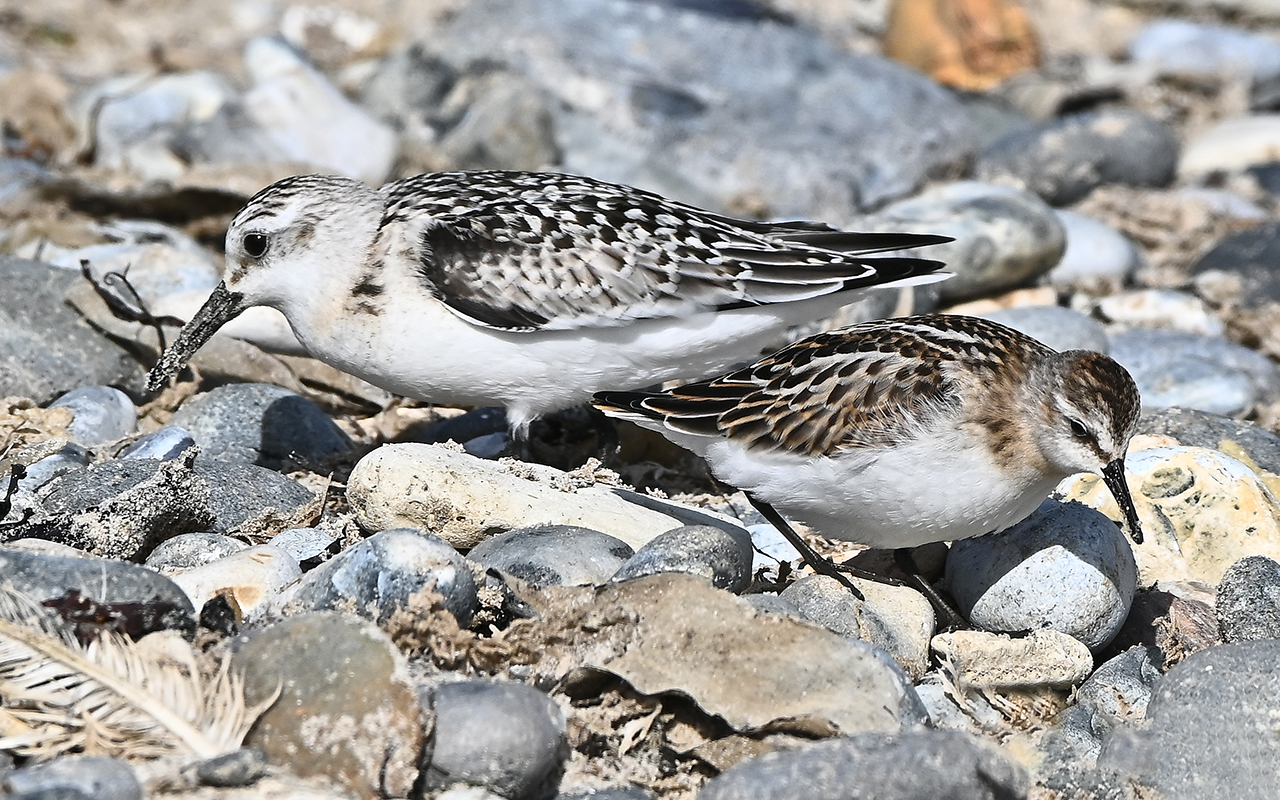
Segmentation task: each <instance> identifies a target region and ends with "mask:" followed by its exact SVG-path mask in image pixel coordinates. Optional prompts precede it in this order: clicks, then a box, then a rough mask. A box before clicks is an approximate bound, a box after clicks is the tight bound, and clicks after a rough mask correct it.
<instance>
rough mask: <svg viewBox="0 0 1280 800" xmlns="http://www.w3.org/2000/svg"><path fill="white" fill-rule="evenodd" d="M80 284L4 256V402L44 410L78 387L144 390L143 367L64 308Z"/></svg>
mask: <svg viewBox="0 0 1280 800" xmlns="http://www.w3.org/2000/svg"><path fill="white" fill-rule="evenodd" d="M81 280H82V279H81V278H80V276H78V275H73V274H70V273H68V272H64V271H62V270H56V269H50V268H49V267H48V265H45V264H40V263H37V262H34V261H25V260H22V259H17V258H13V257H10V256H0V285H2V286H4V289H5V290H4V291H3V292H0V363H3V364H5V365H6V366H5V369H3V370H0V397H7V396H15V395H16V396H20V397H29V398H31V399H32V400H34V401H35V402H36V403H39V404H43V403H48V402H49V401H51V400H53V399H54V398H55V397H58V396H60V395H62V394H65V393H66V392H68V391H70V390H72V389H75V388H77V387H80V386H87V385H102V386H107V385H109V386H119V387H123V388H125V389H129V390H131V391H132V390H136V389H140V388H141V387H142V378H143V372H144V370H143V368H142V365H141V364H139V363H138V362H137V360H135V359H134V358H133V356H131V355H130V354H129V353H128V352H127V351H125V350H124V348H122V347H120V346H119V345H117V344H115V343H113V342H111V341H110V340H108V339H106V338H104V337H103V336H102V335H101V334H99V333H98V331H96V330H95V329H94V328H92V327H91V326H90V325H89V323H87V322H85V321H84V319H83V318H81V316H80V315H79V314H77V313H76V312H75V311H74V310H73V309H72V308H70V307H69V306H67V305H66V303H64V302H63V298H64V297H65V296H66V293H67V292H68V290H69V289H70V288H71V287H72V285H74V284H76V283H78V282H79V281H81Z"/></svg>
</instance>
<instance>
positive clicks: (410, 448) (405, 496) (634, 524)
mask: <svg viewBox="0 0 1280 800" xmlns="http://www.w3.org/2000/svg"><path fill="white" fill-rule="evenodd" d="M347 500H348V501H349V502H350V503H351V507H352V508H353V509H354V510H355V512H356V520H357V521H358V522H359V523H360V525H361V526H362V527H364V528H365V529H367V530H373V531H384V530H389V529H391V528H422V529H425V530H428V531H431V532H432V533H434V534H436V535H438V536H440V537H442V538H443V539H445V540H446V541H448V542H449V543H450V544H452V545H453V546H454V547H457V548H458V549H460V550H466V549H469V548H472V547H475V546H476V545H477V544H479V543H480V542H482V541H484V540H485V539H487V538H489V537H490V536H493V535H495V534H498V533H502V532H504V531H509V530H511V529H513V528H520V527H525V526H529V525H542V524H557V525H581V526H582V527H584V528H592V529H594V530H598V531H601V532H603V533H607V534H609V535H611V536H616V537H618V538H619V539H621V540H622V541H624V542H626V543H627V544H629V545H631V546H632V547H634V548H639V547H641V546H642V545H644V544H645V543H646V542H648V541H649V540H650V539H652V538H653V537H655V536H657V535H658V534H660V533H662V532H664V531H669V530H671V529H672V528H676V527H679V526H681V525H714V526H716V527H720V528H726V529H731V528H732V529H741V528H742V526H741V525H740V524H739V523H738V522H737V521H736V520H731V519H729V518H727V517H723V516H721V515H719V514H715V513H713V512H710V511H706V510H704V509H696V508H690V507H687V506H681V505H678V504H676V503H671V502H669V501H666V500H659V499H657V498H654V497H648V496H646V495H642V494H638V493H636V492H632V491H627V490H625V489H619V488H617V487H614V486H609V485H603V484H594V483H593V481H592V480H591V479H590V478H587V477H585V476H579V474H578V473H566V472H561V471H560V470H557V469H552V468H551V467H544V466H540V465H535V464H524V463H520V462H512V463H504V462H493V461H485V460H483V459H479V458H476V457H474V456H470V455H467V454H466V453H464V452H462V451H460V450H455V449H452V448H449V447H445V446H437V445H428V444H395V445H386V446H384V447H380V448H378V449H377V450H374V451H373V452H372V453H370V454H369V455H367V456H365V457H364V458H362V459H361V460H360V463H358V464H356V467H355V469H354V470H352V471H351V477H350V478H349V479H348V481H347Z"/></svg>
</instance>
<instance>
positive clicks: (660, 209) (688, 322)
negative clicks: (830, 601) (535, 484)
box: [148, 171, 949, 433]
mask: <svg viewBox="0 0 1280 800" xmlns="http://www.w3.org/2000/svg"><path fill="white" fill-rule="evenodd" d="M945 241H949V239H948V238H947V237H944V236H930V235H922V234H906V233H849V232H845V231H838V230H834V229H832V228H829V227H827V226H825V225H820V224H815V223H809V222H777V223H765V222H749V221H745V220H737V219H731V218H729V217H725V216H721V215H719V214H713V213H711V212H708V211H703V210H700V209H697V208H694V207H692V206H688V205H683V204H681V203H676V202H673V201H670V200H666V199H664V198H662V197H659V196H658V195H655V194H652V193H649V192H644V191H641V190H639V189H633V188H630V187H626V186H620V185H616V184H611V183H604V182H601V181H597V180H592V179H589V178H583V177H577V176H572V175H562V174H550V173H530V172H497V171H477V172H444V173H435V174H429V175H420V176H417V177H413V178H407V179H405V180H401V181H396V182H394V183H390V184H388V185H386V186H384V187H382V189H381V190H374V189H371V188H369V187H368V186H366V185H364V184H362V183H359V182H357V181H353V180H349V179H346V178H339V177H331V176H323V175H305V176H299V177H293V178H286V179H285V180H282V181H279V182H278V183H275V184H272V185H271V186H269V187H267V188H266V189H264V190H263V191H261V192H259V193H258V194H257V195H256V196H255V197H253V198H252V199H251V200H250V201H249V202H248V204H247V205H245V207H244V208H243V209H241V211H240V212H239V213H238V214H237V215H236V216H235V218H234V220H232V223H231V226H230V228H229V229H228V231H227V238H226V271H225V275H224V279H223V282H222V283H221V284H219V285H218V287H217V288H216V289H215V290H214V292H213V294H212V295H211V296H210V298H209V300H208V301H207V302H206V303H205V304H204V306H203V307H202V308H201V309H200V310H199V311H198V312H197V313H196V314H195V316H194V317H193V318H192V319H191V320H190V321H189V322H188V323H187V324H186V326H185V327H184V328H183V329H182V331H181V333H180V334H179V335H178V338H177V340H176V341H175V342H174V344H173V346H172V347H170V348H169V349H168V350H167V351H166V352H165V353H164V355H163V356H162V358H161V359H160V361H159V363H157V364H156V366H155V368H154V369H153V370H152V371H151V375H150V376H149V379H148V387H149V388H150V389H151V390H152V391H156V390H158V389H159V388H161V387H162V386H163V385H164V384H165V383H166V382H167V381H168V379H169V378H171V377H172V376H173V375H175V374H176V373H177V372H178V371H179V370H181V369H182V367H183V365H185V364H186V362H187V360H188V359H190V358H191V356H192V354H193V353H195V351H196V350H197V349H199V348H200V346H201V345H203V344H204V343H205V342H206V341H208V339H209V338H210V337H211V336H212V335H213V334H214V332H215V331H217V329H218V328H219V327H220V326H221V325H223V324H224V323H226V322H227V321H228V320H230V319H232V318H233V317H235V316H236V315H237V314H239V313H241V312H242V311H243V310H244V309H246V308H248V307H250V306H258V305H263V306H271V307H274V308H276V309H278V310H280V311H281V312H283V313H284V315H285V317H286V318H287V319H288V320H289V324H290V325H291V326H292V327H293V330H294V332H295V333H296V334H297V337H298V339H299V341H300V342H301V343H302V344H303V345H304V346H305V347H306V348H307V349H308V351H310V353H311V354H312V355H314V356H315V357H316V358H319V359H320V360H322V361H325V362H328V363H329V364H331V365H333V366H335V367H337V368H339V369H342V370H344V371H346V372H349V373H351V374H353V375H357V376H359V377H361V378H363V379H365V380H367V381H369V382H370V383H373V384H376V385H378V386H381V387H383V388H385V389H387V390H389V391H391V392H394V393H397V394H401V395H405V396H407V397H412V398H416V399H419V400H425V401H429V402H434V403H439V404H447V405H472V406H491V405H500V406H505V407H506V409H507V415H508V420H509V422H510V424H511V426H512V428H513V429H514V430H515V431H516V432H517V433H522V432H523V431H524V430H525V429H526V428H527V426H528V424H529V422H530V421H531V420H533V419H534V418H536V417H537V416H539V415H541V414H544V413H546V412H549V411H554V410H557V409H561V408H566V407H569V406H572V405H576V404H579V403H585V402H587V401H589V400H590V398H591V395H592V394H593V393H594V392H597V391H600V390H603V389H631V388H640V387H645V386H651V385H654V384H657V383H660V382H662V381H667V380H691V379H695V378H700V377H704V376H707V375H712V374H715V373H717V372H720V371H723V370H725V369H728V368H729V367H731V366H733V365H735V364H741V363H743V362H746V361H750V360H753V359H755V358H756V357H758V355H759V354H760V352H761V350H762V348H763V347H765V346H767V344H768V343H769V342H770V340H773V339H775V337H777V336H778V335H779V334H780V333H781V332H782V331H784V330H785V329H786V328H787V327H788V326H791V325H795V324H799V323H802V322H809V321H813V320H816V319H820V318H822V317H824V316H828V315H830V314H831V313H833V312H835V311H836V310H837V309H839V308H841V307H842V306H844V305H847V304H848V303H851V302H853V301H854V300H856V299H857V298H858V293H857V292H856V291H855V290H858V289H864V288H869V287H873V286H909V285H913V284H918V283H927V282H931V281H935V280H939V279H941V278H942V277H946V275H945V273H939V272H938V271H937V270H938V269H939V268H940V267H941V266H942V265H941V264H940V263H939V262H936V261H930V260H926V259H919V258H906V257H875V258H868V257H866V256H867V254H872V253H880V252H884V251H890V250H901V249H905V248H916V247H923V246H926V245H931V244H938V243H941V242H945Z"/></svg>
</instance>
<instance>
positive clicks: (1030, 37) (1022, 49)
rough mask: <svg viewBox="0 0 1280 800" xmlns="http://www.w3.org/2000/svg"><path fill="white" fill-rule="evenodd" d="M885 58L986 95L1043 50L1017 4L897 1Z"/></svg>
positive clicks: (993, 0) (1030, 64) (1036, 61)
mask: <svg viewBox="0 0 1280 800" xmlns="http://www.w3.org/2000/svg"><path fill="white" fill-rule="evenodd" d="M884 52H885V55H887V56H889V57H890V58H893V59H895V60H897V61H901V62H902V63H904V64H907V65H909V66H912V67H915V68H916V69H918V70H920V71H921V72H924V73H926V74H928V75H929V76H930V77H932V78H933V79H934V80H936V81H938V82H939V83H945V84H947V85H948V86H954V87H956V88H959V89H972V90H976V91H983V90H986V89H990V88H991V87H993V86H995V85H997V84H999V83H1000V82H1001V81H1003V80H1004V79H1005V78H1007V77H1009V76H1010V75H1012V74H1014V73H1015V72H1019V71H1021V70H1025V69H1032V68H1034V67H1036V66H1037V65H1038V64H1039V62H1040V46H1039V42H1038V41H1037V39H1036V34H1035V31H1034V30H1032V28H1031V22H1030V20H1029V19H1028V18H1027V14H1026V12H1025V11H1023V9H1022V8H1021V7H1020V6H1018V5H1016V4H1015V3H1014V2H1013V0H894V2H893V5H892V6H891V8H890V10H889V25H888V28H887V30H886V31H885V35H884Z"/></svg>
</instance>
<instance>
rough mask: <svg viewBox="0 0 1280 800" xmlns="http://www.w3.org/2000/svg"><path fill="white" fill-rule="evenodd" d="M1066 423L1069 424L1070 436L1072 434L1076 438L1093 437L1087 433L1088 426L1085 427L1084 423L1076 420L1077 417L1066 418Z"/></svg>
mask: <svg viewBox="0 0 1280 800" xmlns="http://www.w3.org/2000/svg"><path fill="white" fill-rule="evenodd" d="M1067 423H1068V424H1070V425H1071V435H1072V436H1074V437H1076V438H1077V439H1092V438H1093V437H1092V436H1091V435H1090V434H1089V429H1088V428H1086V427H1085V426H1084V423H1083V422H1081V421H1080V420H1078V419H1069V420H1067Z"/></svg>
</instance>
